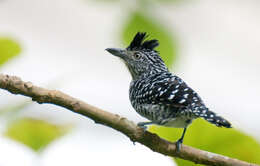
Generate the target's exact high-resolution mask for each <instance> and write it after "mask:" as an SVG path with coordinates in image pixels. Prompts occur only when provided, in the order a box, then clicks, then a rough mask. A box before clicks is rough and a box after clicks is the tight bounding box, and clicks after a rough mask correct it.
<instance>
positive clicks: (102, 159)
mask: <svg viewBox="0 0 260 166" xmlns="http://www.w3.org/2000/svg"><path fill="white" fill-rule="evenodd" d="M130 6H131V5H130ZM133 6H134V5H132V6H131V7H133ZM125 9H126V8H122V4H120V3H119V4H118V3H111V4H109V3H102V2H100V3H95V2H93V1H83V0H45V1H42V0H2V1H0V35H1V36H2V35H4V36H11V37H14V38H15V39H17V40H18V41H19V42H20V43H21V44H22V47H23V52H22V55H21V56H20V57H19V58H16V59H15V60H12V61H11V62H10V63H8V64H7V65H5V66H4V68H2V69H1V72H4V73H5V74H10V75H17V76H19V77H21V78H23V80H26V81H31V82H33V83H35V84H37V85H41V86H45V87H48V86H50V85H51V86H53V87H55V88H56V89H60V90H62V91H64V92H66V93H68V94H70V95H72V96H74V97H77V98H80V99H82V100H84V101H86V102H87V103H90V104H92V105H95V106H98V107H100V108H103V109H105V110H108V111H110V112H113V113H117V114H120V115H122V116H125V117H127V118H129V119H131V120H133V121H135V122H138V121H142V120H144V119H143V118H141V117H140V116H139V115H138V114H137V113H135V111H134V110H133V108H132V107H131V105H130V103H129V100H128V88H129V83H130V75H129V74H128V71H127V70H126V69H125V66H124V65H123V64H122V63H121V62H120V61H119V60H118V59H117V58H115V57H113V56H111V55H110V54H109V53H107V52H105V51H104V49H105V48H107V47H120V46H122V43H119V41H118V39H119V30H120V28H121V27H120V26H121V24H122V20H123V18H126V15H125V14H124V10H125ZM259 9H260V1H258V0H247V1H246V0H215V1H207V0H196V1H187V3H177V5H175V6H173V5H160V6H158V9H157V10H156V11H154V14H157V16H156V18H161V21H162V22H163V21H165V22H163V23H164V25H166V26H167V28H168V29H170V30H172V31H173V33H174V35H176V36H177V37H178V40H179V59H178V64H177V66H174V67H173V69H174V70H172V71H173V72H174V73H176V74H177V75H179V76H180V77H181V78H183V79H184V80H185V81H186V82H187V83H188V84H189V85H190V86H191V87H192V88H193V89H195V90H196V91H197V92H198V93H199V94H200V95H201V97H202V98H203V99H204V101H205V103H207V105H208V106H209V107H210V108H211V109H212V110H213V111H215V112H217V113H219V114H221V115H223V116H224V117H226V118H227V119H229V120H230V121H231V122H232V123H233V125H234V127H235V128H239V129H242V130H243V131H244V132H246V133H248V134H250V135H253V136H255V137H256V138H257V139H258V140H260V132H259V126H260V121H259V117H260V105H259V99H260V86H259V85H260V49H259V46H260V28H259V27H260V10H259ZM0 95H1V96H0V104H6V103H7V104H8V102H10V101H12V102H14V101H20V100H24V99H25V98H24V97H21V96H14V95H11V94H8V93H7V92H3V91H0ZM24 114H25V116H33V117H41V118H44V119H48V120H50V121H52V122H57V123H73V124H76V126H77V127H76V129H75V130H74V131H73V132H72V133H70V134H68V135H67V136H65V137H63V138H62V139H61V140H58V141H56V142H54V143H53V144H52V145H50V146H49V147H48V148H47V149H45V150H44V151H43V152H42V154H41V156H37V155H36V154H34V153H33V152H32V151H31V150H30V149H28V148H27V147H25V146H23V145H21V144H19V143H16V142H13V141H11V140H8V139H6V138H4V137H0V156H5V157H4V158H2V157H1V158H0V166H2V165H3V166H16V165H18V164H19V165H20V164H21V163H26V164H23V165H27V166H31V165H38V166H56V165H63V166H71V165H77V166H81V165H82V166H83V165H86V164H89V163H91V165H101V164H102V165H105V164H106V165H112V164H113V165H114V166H117V165H118V166H119V165H122V162H124V165H125V166H127V165H129V166H130V165H131V166H132V165H148V162H150V163H149V165H150V166H153V165H154V166H155V165H156V166H157V165H164V166H167V165H169V166H170V165H174V164H173V163H172V161H171V160H170V159H169V158H167V157H165V156H163V155H160V154H157V153H154V152H152V151H150V150H148V149H147V148H145V147H143V146H141V145H138V144H137V145H135V146H133V144H132V143H131V142H130V141H129V139H128V138H127V137H125V136H123V135H122V134H120V133H118V132H115V131H114V130H112V129H110V128H107V127H104V126H101V125H96V124H94V123H93V122H92V121H90V120H88V119H86V118H83V117H81V116H79V115H76V114H73V113H71V112H69V111H64V110H63V109H62V108H59V107H56V106H51V105H38V104H33V105H31V106H30V108H29V110H28V112H25V113H24ZM0 122H1V123H2V124H1V126H3V125H4V122H3V121H0ZM2 128H3V127H0V131H2ZM13 156H18V157H17V158H16V159H15V160H13V159H12V158H13ZM151 159H152V160H151ZM76 162H77V163H76Z"/></svg>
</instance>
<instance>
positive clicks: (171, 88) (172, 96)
mask: <svg viewBox="0 0 260 166" xmlns="http://www.w3.org/2000/svg"><path fill="white" fill-rule="evenodd" d="M162 77H163V76H162ZM155 79H156V78H155ZM158 80H160V81H158ZM152 82H153V85H151V86H150V88H151V89H150V98H151V101H152V102H154V103H158V104H160V103H161V104H168V105H172V106H175V107H188V106H195V105H196V106H198V105H204V104H203V101H202V100H201V98H200V97H199V96H198V94H197V93H196V92H195V91H194V90H193V89H191V88H190V87H189V86H188V85H187V84H186V83H185V82H184V81H182V80H181V78H179V77H177V76H174V75H166V76H164V78H161V79H158V78H157V81H156V80H155V81H152Z"/></svg>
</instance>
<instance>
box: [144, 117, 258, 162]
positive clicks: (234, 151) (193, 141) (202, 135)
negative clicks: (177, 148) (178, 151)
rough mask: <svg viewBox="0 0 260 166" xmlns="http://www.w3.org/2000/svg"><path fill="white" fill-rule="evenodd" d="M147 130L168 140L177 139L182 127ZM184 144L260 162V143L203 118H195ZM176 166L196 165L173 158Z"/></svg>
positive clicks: (151, 128)
mask: <svg viewBox="0 0 260 166" xmlns="http://www.w3.org/2000/svg"><path fill="white" fill-rule="evenodd" d="M149 131H151V132H153V133H157V134H158V135H159V136H160V137H162V138H165V139H167V140H170V141H173V142H175V141H177V140H178V139H179V138H180V137H181V133H182V131H183V129H176V128H167V127H159V126H151V127H150V128H149ZM184 144H186V145H189V146H192V147H194V148H199V149H202V150H206V151H209V152H213V153H217V154H222V155H225V156H229V157H233V158H237V159H240V160H243V161H247V162H252V163H257V164H260V157H259V156H260V144H259V143H258V142H256V140H255V139H253V138H252V137H250V136H248V135H246V134H244V133H242V132H240V131H238V130H236V129H227V128H219V127H216V126H214V125H212V124H209V123H208V122H206V121H205V120H202V119H198V120H195V121H194V122H193V123H192V125H191V126H190V127H189V128H188V129H187V133H186V135H185V138H184ZM174 160H175V161H176V163H177V164H178V166H187V165H189V166H193V165H194V166H195V165H196V166H198V165H199V164H195V163H193V162H190V161H186V160H182V159H177V158H176V159H174Z"/></svg>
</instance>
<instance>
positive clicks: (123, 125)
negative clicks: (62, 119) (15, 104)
mask: <svg viewBox="0 0 260 166" xmlns="http://www.w3.org/2000/svg"><path fill="white" fill-rule="evenodd" d="M0 88H1V89H5V90H7V91H9V92H11V93H13V94H20V95H24V96H28V97H31V98H32V100H33V101H36V102H37V103H39V104H42V103H49V104H55V105H57V106H61V107H64V108H67V109H68V110H70V111H72V112H75V113H78V114H81V115H82V116H85V117H88V118H90V119H92V120H94V121H95V122H96V123H100V124H103V125H106V126H108V127H111V128H113V129H115V130H117V131H119V132H121V133H123V134H125V135H126V136H127V137H129V138H130V139H131V140H132V141H134V142H139V143H141V144H143V145H145V146H147V147H148V148H150V149H151V150H153V151H155V152H158V153H161V154H164V155H167V156H172V157H178V158H182V159H184V160H190V161H193V162H195V163H197V164H205V165H211V166H257V165H256V164H250V163H247V162H244V161H240V160H237V159H232V158H229V157H226V156H222V155H218V154H214V153H211V152H207V151H202V150H199V149H195V148H192V147H189V146H185V145H183V146H182V148H181V151H180V152H176V146H175V143H171V142H168V141H166V140H164V139H162V138H160V137H159V136H157V135H156V134H153V133H150V132H148V131H144V130H143V129H141V128H139V127H138V126H136V125H135V124H134V123H133V122H132V121H129V120H127V119H126V118H124V117H121V116H119V115H116V114H112V113H109V112H107V111H104V110H101V109H99V108H97V107H94V106H91V105H89V104H87V103H85V102H83V101H81V100H78V99H76V98H73V97H71V96H69V95H67V94H65V93H62V92H60V91H56V90H48V89H44V88H41V87H37V86H34V85H33V84H32V83H30V82H23V81H22V80H21V79H20V78H18V77H16V76H8V75H4V74H0Z"/></svg>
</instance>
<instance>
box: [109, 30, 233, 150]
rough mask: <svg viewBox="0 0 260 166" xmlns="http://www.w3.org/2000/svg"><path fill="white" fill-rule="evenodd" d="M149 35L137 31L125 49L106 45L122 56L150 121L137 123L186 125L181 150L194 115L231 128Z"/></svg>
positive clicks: (133, 93)
mask: <svg viewBox="0 0 260 166" xmlns="http://www.w3.org/2000/svg"><path fill="white" fill-rule="evenodd" d="M146 37H147V35H146V33H140V32H138V33H137V34H136V35H135V37H134V39H133V41H132V42H131V43H130V45H129V46H128V47H127V48H126V49H118V48H107V49H106V50H107V51H108V52H110V53H111V54H113V55H115V56H117V57H120V58H121V59H122V60H123V61H124V63H125V64H126V66H127V68H128V69H129V71H130V73H131V75H132V81H131V84H130V91H129V97H130V101H131V104H132V106H133V107H134V109H135V110H136V111H137V112H138V113H139V114H140V115H141V116H144V117H146V118H147V119H149V120H150V121H151V122H141V123H138V126H140V127H143V128H146V127H145V125H149V124H157V125H163V126H169V127H176V128H184V130H183V133H182V136H181V138H180V139H179V140H178V141H177V142H176V145H177V150H178V151H179V150H180V148H181V144H182V142H183V138H184V135H185V132H186V129H187V126H188V125H189V124H191V122H192V120H193V119H196V118H200V117H202V118H204V119H205V120H207V121H208V122H210V123H213V124H215V125H216V126H218V127H227V128H230V127H231V124H230V123H229V122H228V121H227V120H225V119H224V118H222V117H220V116H218V115H216V114H215V113H214V112H212V111H210V110H209V109H208V108H207V107H206V106H205V104H204V103H203V101H202V100H201V98H200V97H199V95H198V94H197V93H196V92H195V91H194V90H193V89H191V88H190V87H189V86H188V85H187V84H186V83H185V82H184V81H183V80H182V79H181V78H179V77H177V76H176V75H174V74H172V73H170V72H169V70H168V69H167V67H166V65H165V63H164V62H163V60H162V59H161V57H160V56H159V52H158V51H156V50H154V48H155V47H157V46H158V45H159V42H158V41H157V40H146V41H145V38H146Z"/></svg>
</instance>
